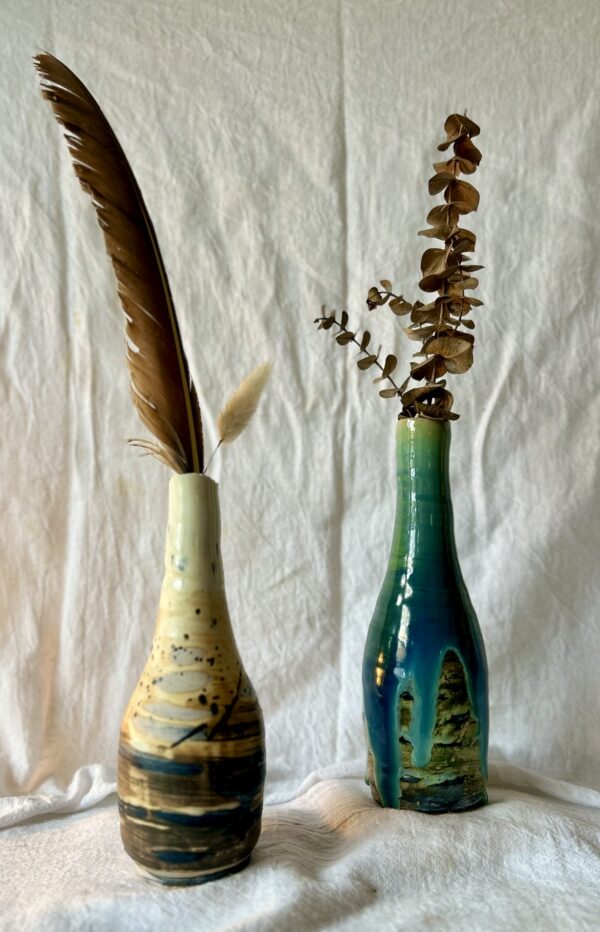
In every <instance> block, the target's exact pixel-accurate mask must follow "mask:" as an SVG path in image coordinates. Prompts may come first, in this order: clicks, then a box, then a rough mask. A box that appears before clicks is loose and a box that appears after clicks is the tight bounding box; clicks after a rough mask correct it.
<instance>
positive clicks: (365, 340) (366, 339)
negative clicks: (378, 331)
mask: <svg viewBox="0 0 600 932" xmlns="http://www.w3.org/2000/svg"><path fill="white" fill-rule="evenodd" d="M370 341H371V334H370V333H369V331H368V330H365V332H364V333H363V335H362V340H361V341H360V348H361V350H362V351H363V352H364V351H365V350H366V348H367V346H368V345H369V343H370Z"/></svg>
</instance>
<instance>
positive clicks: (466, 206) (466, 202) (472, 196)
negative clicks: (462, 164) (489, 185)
mask: <svg viewBox="0 0 600 932" xmlns="http://www.w3.org/2000/svg"><path fill="white" fill-rule="evenodd" d="M444 197H445V199H446V201H447V203H448V204H449V205H454V207H456V208H457V209H458V210H459V211H460V213H461V214H468V213H470V212H471V211H472V210H477V208H478V206H479V192H478V190H477V188H474V187H473V185H472V184H469V182H468V181H453V182H452V184H451V185H448V187H447V188H446V193H445V194H444Z"/></svg>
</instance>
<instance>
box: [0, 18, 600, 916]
mask: <svg viewBox="0 0 600 932" xmlns="http://www.w3.org/2000/svg"><path fill="white" fill-rule="evenodd" d="M599 16H600V8H599V7H598V6H597V4H596V3H594V2H592V0H582V2H580V3H577V4H571V3H570V2H568V0H543V2H542V0H531V2H528V3H527V4H524V3H520V2H518V0H489V2H486V3H485V4H484V3H481V4H473V5H471V6H465V5H464V4H458V3H450V4H448V3H447V2H445V3H442V2H441V0H431V2H427V3H424V2H422V3H412V4H409V3H404V2H399V0H398V2H395V0H393V2H383V0H339V2H334V0H324V2H321V3H318V4H302V3H297V2H290V3H275V2H273V0H252V2H251V0H232V2H228V3H223V4H221V3H216V2H210V0H199V2H183V3H173V2H169V0H162V2H160V3H159V2H158V0H145V2H144V3H143V4H139V3H136V2H134V0H121V2H119V3H116V2H115V0H106V2H104V3H102V4H97V3H91V2H90V0H81V2H78V3H77V4H73V3H70V2H67V0H54V2H53V3H52V4H47V3H42V2H40V0H4V2H3V5H2V27H3V29H2V34H1V36H0V42H1V43H2V55H0V80H1V86H2V88H3V93H2V95H0V125H1V126H2V133H1V134H0V191H1V198H0V328H1V329H0V334H1V339H0V392H1V398H2V413H3V418H2V425H3V430H2V453H1V456H2V476H3V482H2V491H1V500H0V507H1V510H2V535H1V539H0V548H1V551H0V604H1V606H2V612H1V614H0V658H1V661H2V675H1V677H0V795H1V796H2V800H1V802H0V826H2V827H3V831H2V833H0V858H1V863H2V874H1V877H2V881H3V883H2V884H1V885H0V915H1V916H2V919H1V920H0V921H1V922H4V923H5V924H6V927H7V928H15V927H23V928H26V927H30V928H43V929H46V928H48V929H60V930H62V929H71V928H72V929H94V930H95V929H102V928H106V929H119V930H121V929H129V928H131V929H137V928H140V929H144V928H148V929H153V928H160V927H161V926H162V924H164V922H167V923H169V922H171V923H175V922H176V923H177V928H178V929H179V928H183V929H185V928H201V927H202V923H204V928H244V929H254V928H256V929H262V928H273V929H275V928H282V929H294V928H298V929H311V928H315V929H316V928H325V927H327V928H329V927H331V928H340V929H346V928H347V929H353V928H357V929H361V930H362V929H397V928H402V927H406V928H421V927H422V928H430V927H433V928H457V927H461V928H477V929H495V928H509V929H511V928H514V929H522V928H528V929H531V928H533V929H535V928H540V929H544V930H546V929H553V928H556V929H561V930H562V929H565V928H576V929H580V928H586V927H590V928H595V927H597V926H598V924H600V920H599V919H598V917H599V915H600V910H598V902H597V896H598V894H597V890H598V881H599V880H600V877H599V870H600V868H599V863H600V862H599V858H598V816H597V806H598V802H597V799H598V796H597V794H598V793H599V792H600V777H599V773H600V769H599V763H600V729H599V728H598V720H599V713H600V698H599V690H598V673H597V670H598V657H599V656H600V620H599V614H598V604H599V602H600V576H599V575H598V572H597V562H598V557H597V555H598V552H599V551H600V520H599V519H600V505H599V502H600V497H599V496H598V494H597V484H598V474H599V471H598V425H597V420H598V419H597V415H596V399H597V397H598V389H599V378H600V377H599V374H598V373H599V370H598V366H597V365H596V362H595V356H594V350H595V347H596V346H597V345H598V314H597V309H596V304H597V293H598V288H599V285H600V280H599V276H598V267H599V266H598V256H599V255H600V232H599V229H600V228H599V226H598V211H597V177H596V175H597V171H596V164H597V158H596V153H597V151H598V143H599V133H600V129H599V127H600V119H599V118H598V100H600V93H599V87H598V84H599V82H600V77H599V72H598V69H597V67H596V66H595V63H596V62H597V60H598V52H599V49H598V38H599V35H600V30H599V22H598V20H599ZM40 49H48V50H49V51H52V52H54V53H55V54H57V55H58V56H59V57H61V58H63V59H64V60H65V62H66V63H67V64H69V65H70V66H71V67H72V68H74V69H75V70H76V71H77V72H78V73H79V74H80V75H81V77H82V78H83V79H84V80H85V81H86V82H87V83H88V85H89V86H90V88H91V90H92V91H93V93H95V94H96V96H97V97H98V99H99V100H100V102H101V104H102V106H103V107H104V109H105V112H106V113H107V115H108V117H109V119H110V120H111V122H112V124H113V126H114V128H115V130H116V132H117V133H118V135H119V137H120V139H121V141H122V143H123V146H124V148H125V150H126V152H127V153H128V156H129V158H130V160H131V162H132V164H133V167H134V169H135V171H136V173H137V175H138V178H139V181H140V184H141V187H142V189H143V191H144V195H145V198H146V201H147V204H148V207H149V210H150V212H151V214H152V217H153V219H154V223H155V226H156V228H157V232H158V236H159V240H160V243H161V248H162V251H163V254H164V259H165V264H166V267H167V270H168V273H169V276H170V280H171V284H172V289H173V293H174V298H175V303H176V306H177V309H178V314H179V317H180V322H181V329H182V333H183V337H184V341H185V345H186V347H187V352H188V356H189V360H190V366H191V369H192V372H193V375H194V378H195V380H196V383H197V385H198V387H199V394H200V401H201V405H202V408H203V411H204V413H205V422H206V440H207V448H208V450H209V451H210V450H211V449H212V447H213V446H214V443H215V428H214V416H215V414H216V413H217V411H218V410H219V408H220V407H221V406H222V404H223V403H224V401H225V398H226V396H227V394H228V393H229V392H230V391H231V390H232V389H233V388H234V387H235V385H236V384H237V383H238V382H239V381H240V380H241V378H242V377H243V376H244V375H245V374H246V373H247V372H248V371H249V370H250V369H251V368H252V367H253V366H254V365H255V364H256V363H258V362H259V361H261V360H263V359H268V358H269V359H272V360H273V361H274V363H275V366H274V372H273V377H272V383H271V386H270V388H269V390H268V391H267V393H266V395H265V399H264V403H263V405H262V406H261V410H260V411H259V413H258V415H257V417H256V418H255V420H254V421H253V423H252V425H251V426H250V427H249V428H248V430H247V432H246V433H245V434H244V435H243V436H242V437H241V438H240V439H239V440H238V441H236V442H235V443H234V444H233V445H232V446H231V448H229V449H227V450H223V451H220V453H219V454H218V456H217V457H216V459H215V461H214V468H213V469H212V470H211V471H212V474H213V476H214V477H215V478H217V479H218V480H219V482H220V486H221V506H222V522H223V539H222V549H223V556H224V564H225V575H226V586H227V593H228V600H229V605H230V610H231V616H232V620H233V624H234V627H235V631H236V637H237V640H238V644H239V648H240V652H241V654H242V656H243V658H244V663H245V665H246V667H247V670H248V673H249V674H250V676H251V678H252V681H253V683H254V685H255V687H256V690H257V692H258V694H259V696H260V700H261V703H262V706H263V710H264V713H265V720H266V728H267V741H268V783H267V799H268V800H269V805H268V807H267V809H266V813H265V829H264V833H263V836H262V838H261V842H260V845H259V848H258V849H257V852H256V856H255V859H254V862H253V865H252V867H251V869H249V870H248V871H246V872H245V873H243V874H240V875H239V877H235V878H234V877H232V878H229V879H227V880H226V881H223V882H222V883H219V884H214V885H212V886H206V887H203V888H197V889H195V890H189V891H162V890H160V889H158V888H155V887H152V886H150V885H149V884H147V883H145V882H143V881H142V880H141V879H138V878H137V877H136V875H135V873H134V870H133V867H132V865H131V863H130V862H129V861H128V860H127V858H126V857H125V855H124V854H123V852H122V850H121V847H120V843H119V838H118V827H117V821H116V816H115V808H114V798H113V797H110V798H109V795H110V794H111V793H112V791H113V789H114V785H115V752H116V746H117V740H118V728H119V722H120V718H121V715H122V712H123V709H124V707H125V704H126V702H127V699H128V696H129V695H130V693H131V691H132V689H133V686H134V684H135V682H136V679H137V676H138V674H139V672H140V670H141V668H142V667H143V665H144V662H145V658H146V652H147V650H148V647H149V644H150V640H151V636H152V628H153V623H154V616H155V612H156V606H157V602H158V592H159V588H160V582H161V572H162V557H163V554H162V547H163V540H164V532H165V521H166V507H167V482H168V473H167V471H166V470H165V469H164V468H163V467H162V466H161V465H160V464H158V463H156V462H154V461H152V460H149V459H147V458H146V459H145V458H140V457H139V456H138V455H137V453H136V452H135V451H134V450H132V449H128V448H127V447H126V445H125V443H124V440H125V438H127V437H139V436H144V435H145V433H144V428H143V427H142V426H141V425H140V424H139V423H138V421H137V420H136V415H135V412H134V410H133V406H132V405H131V403H130V400H129V397H128V385H127V372H126V366H125V363H124V360H123V355H124V342H123V328H122V315H121V311H120V309H119V307H118V303H117V300H116V297H115V290H114V283H113V277H112V272H111V269H110V266H109V263H108V261H107V260H106V257H105V255H104V247H103V243H102V240H101V236H100V233H99V231H98V229H97V224H96V220H95V217H94V215H93V209H92V207H91V205H90V203H89V200H87V199H86V198H85V196H84V195H83V194H82V192H81V191H80V189H79V187H78V185H77V182H76V181H75V179H74V177H73V172H72V169H71V167H70V165H69V160H68V157H67V153H66V147H65V145H64V142H63V141H62V139H61V138H60V132H59V129H58V127H57V126H56V125H55V123H54V120H53V117H52V114H51V112H50V109H49V107H48V106H47V105H46V104H44V102H43V101H42V100H41V98H40V97H39V94H38V92H37V87H36V79H35V76H34V72H33V68H32V66H31V61H30V57H31V55H32V54H34V53H35V52H36V51H37V50H40ZM465 108H467V109H468V113H469V115H470V116H472V118H473V119H475V120H477V121H478V122H479V123H480V124H481V126H482V133H481V137H480V145H481V149H482V151H483V153H484V158H483V161H482V164H481V169H480V171H478V172H477V174H476V176H475V178H474V179H473V180H474V182H475V184H476V186H477V187H478V189H479V191H480V193H481V206H480V210H479V212H478V213H477V214H475V215H470V216H469V218H468V223H467V224H466V225H467V226H468V227H470V228H472V229H473V230H474V231H475V232H476V233H477V236H478V247H477V252H476V261H477V262H478V263H479V262H481V263H483V264H484V265H485V266H486V268H485V270H484V271H482V272H481V275H480V278H481V288H480V290H479V291H478V292H477V293H478V294H479V295H480V296H481V298H482V299H483V300H484V301H485V307H483V308H482V309H481V310H480V311H477V315H476V319H477V329H476V331H475V334H476V346H475V364H474V367H473V369H472V371H471V372H469V373H468V374H467V375H465V376H461V377H451V378H450V379H449V388H451V390H452V391H453V393H454V395H455V398H456V402H455V407H456V410H457V411H459V412H460V414H461V418H460V420H459V421H457V422H456V423H455V424H453V426H452V433H453V441H452V450H451V476H452V483H453V501H454V512H455V528H456V538H457V546H458V551H459V554H460V559H461V565H462V568H463V572H464V576H465V579H466V582H467V585H468V587H469V591H470V593H471V597H472V600H473V603H474V605H475V607H476V610H477V613H478V615H479V619H480V622H481V627H482V630H483V634H484V638H485V642H486V646H487V653H488V659H489V667H490V701H491V757H492V760H493V761H494V766H493V768H492V791H491V798H492V805H491V806H489V807H488V808H486V809H483V810H479V811H477V812H474V813H472V814H469V815H463V816H448V817H446V816H444V817H439V818H438V817H436V818H431V819H430V818H426V817H422V816H418V815H415V814H410V813H390V812H381V811H380V810H378V809H377V808H376V807H374V806H373V805H372V804H371V802H370V799H369V795H368V790H367V789H366V788H365V787H364V785H363V784H362V783H361V782H360V779H359V778H360V775H361V773H362V763H363V760H364V745H363V733H362V723H361V687H360V664H361V656H362V648H363V644H364V640H365V636H366V629H367V626H368V623H369V619H370V616H371V613H372V611H373V607H374V604H375V600H376V598H377V594H378V591H379V587H380V585H381V581H382V577H383V573H384V571H385V565H386V560H387V553H388V548H389V545H390V541H391V532H392V525H393V514H394V498H395V485H394V483H395V478H394V427H395V417H396V408H395V407H394V402H390V401H383V400H381V399H379V398H378V397H377V388H378V386H373V385H372V384H371V381H370V378H369V376H368V375H367V374H365V373H360V372H358V371H357V369H356V365H355V355H353V352H352V350H350V349H349V348H347V347H346V348H342V347H338V346H337V345H336V344H335V342H334V340H333V339H332V338H331V334H323V333H317V332H315V328H314V327H313V324H312V318H313V317H315V316H316V315H317V313H318V311H319V308H320V306H321V304H322V303H326V304H327V305H328V306H331V307H336V308H341V307H347V308H348V311H349V313H350V315H351V316H350V321H351V324H352V326H354V327H356V328H364V327H368V328H369V329H370V330H371V332H372V334H373V342H374V343H375V344H376V345H379V343H380V342H381V344H382V346H383V352H384V353H385V352H390V351H392V350H393V351H395V352H396V353H397V355H398V357H399V360H400V362H399V370H398V371H401V370H406V369H407V368H408V363H409V359H410V353H411V352H412V351H413V349H414V347H413V346H412V344H409V343H408V341H406V340H405V339H404V337H403V335H402V332H401V325H402V324H403V323H404V321H403V320H401V319H400V320H399V319H397V318H394V317H393V315H391V314H390V313H389V312H388V311H387V309H386V308H382V309H379V310H377V311H375V312H373V313H372V314H370V315H369V313H368V312H367V310H366V308H365V305H364V299H365V297H366V292H367V289H368V287H369V286H370V285H372V284H374V283H375V282H376V281H377V279H378V278H380V277H385V278H391V279H392V280H393V281H394V283H395V284H396V283H397V287H398V289H399V290H400V291H402V292H403V293H404V294H405V295H406V296H407V297H408V298H411V299H412V300H414V299H416V298H417V297H419V291H418V289H417V282H418V277H419V259H420V255H421V253H422V250H423V249H424V248H425V246H426V245H427V241H425V240H423V239H419V238H418V237H417V236H416V232H417V230H419V229H423V227H424V226H425V217H426V215H427V212H428V211H429V209H430V208H431V206H432V205H433V204H434V203H437V202H438V200H439V199H436V200H435V201H434V200H432V199H431V198H430V197H429V196H428V194H427V186H426V182H427V178H428V177H429V175H430V174H431V163H432V162H433V161H434V160H435V159H436V152H435V145H436V144H437V142H438V141H441V139H442V138H443V133H442V122H443V119H444V117H445V115H446V114H447V113H449V112H451V111H453V110H459V111H462V110H464V109H465ZM421 297H423V295H422V294H421ZM359 762H360V763H359ZM311 774H312V775H315V774H316V776H309V775H311ZM303 781H308V782H303ZM103 800H106V801H105V802H103ZM90 807H92V808H90ZM94 807H96V808H94ZM70 812H71V813H77V812H78V814H71V815H68V813H70Z"/></svg>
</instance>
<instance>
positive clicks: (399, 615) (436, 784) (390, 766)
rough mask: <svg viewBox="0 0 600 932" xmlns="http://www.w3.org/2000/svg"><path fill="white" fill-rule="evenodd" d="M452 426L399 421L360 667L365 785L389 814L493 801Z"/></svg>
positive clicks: (481, 660)
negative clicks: (382, 562) (459, 544)
mask: <svg viewBox="0 0 600 932" xmlns="http://www.w3.org/2000/svg"><path fill="white" fill-rule="evenodd" d="M449 451H450V424H449V422H447V421H440V420H432V419H428V418H401V419H400V420H399V421H398V428H397V463H398V466H397V480H398V493H397V505H396V521H395V526H394V537H393V542H392V552H391V555H390V559H389V564H388V569H387V573H386V576H385V580H384V582H383V587H382V589H381V592H380V595H379V599H378V601H377V606H376V608H375V614H374V615H373V619H372V621H371V625H370V628H369V633H368V636H367V643H366V647H365V655H364V661H363V692H364V711H365V725H366V732H367V740H368V756H369V763H368V782H369V783H370V785H371V791H372V793H373V797H374V799H375V800H376V801H377V802H378V803H380V804H381V805H382V806H387V807H391V808H393V809H400V808H401V809H417V810H420V811H422V812H451V811H458V810H464V809H473V808H475V807H476V806H480V805H482V804H483V803H485V802H486V801H487V793H486V788H485V786H486V779H487V745H488V694H487V664H486V658H485V649H484V646H483V639H482V637H481V631H480V629H479V624H478V622H477V616H476V615H475V611H474V609H473V606H472V604H471V600H470V598H469V594H468V592H467V589H466V587H465V584H464V581H463V578H462V574H461V571H460V566H459V563H458V557H457V555H456V546H455V543H454V529H453V519H452V502H451V499H450V484H449V476H448V459H449Z"/></svg>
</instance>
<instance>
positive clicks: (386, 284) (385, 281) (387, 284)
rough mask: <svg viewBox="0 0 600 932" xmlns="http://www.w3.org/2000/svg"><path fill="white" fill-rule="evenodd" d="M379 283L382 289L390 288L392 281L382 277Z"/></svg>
mask: <svg viewBox="0 0 600 932" xmlns="http://www.w3.org/2000/svg"><path fill="white" fill-rule="evenodd" d="M379 284H380V285H381V287H382V288H383V290H384V291H391V290H392V283H391V281H389V280H388V279H387V278H382V279H381V281H380V282H379Z"/></svg>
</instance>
